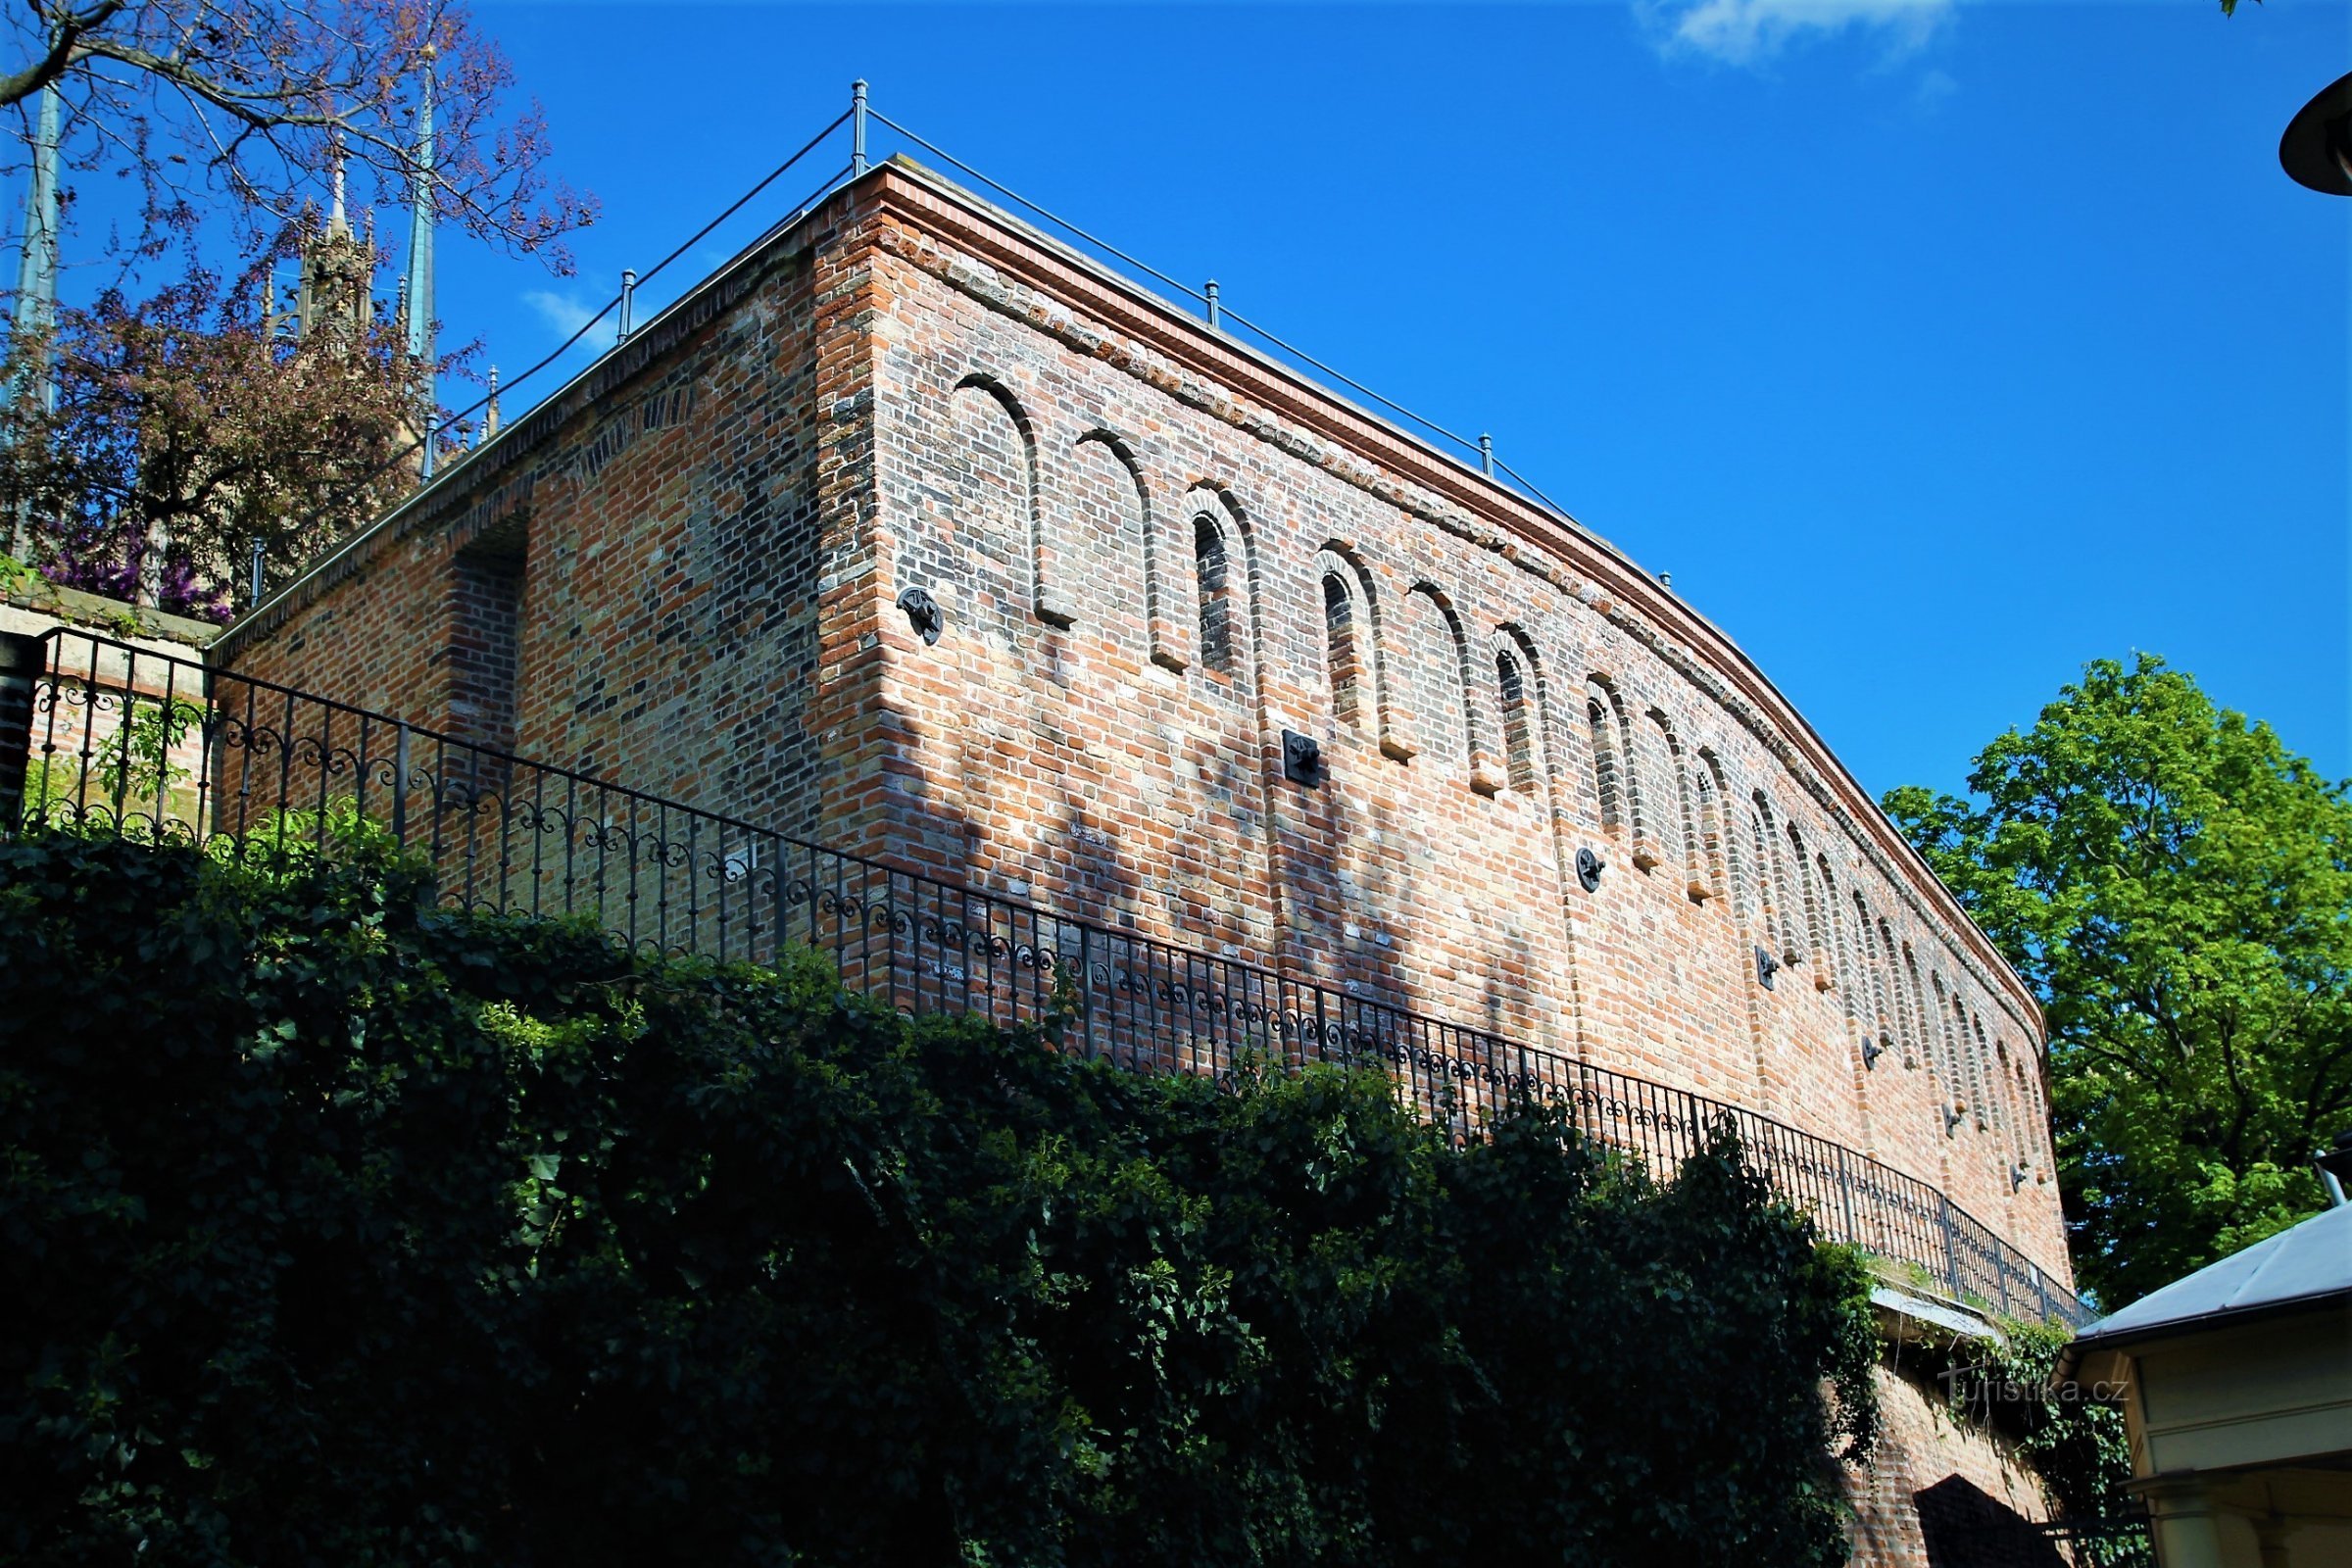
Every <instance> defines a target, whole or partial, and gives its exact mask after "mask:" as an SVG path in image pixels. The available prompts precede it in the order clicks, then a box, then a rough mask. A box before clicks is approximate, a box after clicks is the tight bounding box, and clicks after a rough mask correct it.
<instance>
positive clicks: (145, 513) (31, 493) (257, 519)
mask: <svg viewBox="0 0 2352 1568" xmlns="http://www.w3.org/2000/svg"><path fill="white" fill-rule="evenodd" d="M301 238H302V236H301V234H300V233H299V231H296V232H293V233H290V234H289V235H287V236H286V237H285V239H284V240H283V241H282V242H281V243H280V245H279V246H277V247H275V248H274V251H275V252H288V251H292V250H294V249H295V248H296V247H297V246H298V245H299V243H300V241H301ZM269 275H270V274H269V270H268V266H267V262H265V263H264V264H263V265H262V266H260V267H256V268H253V269H249V270H247V271H246V273H245V274H244V275H243V276H242V277H240V278H238V279H235V280H233V281H228V280H224V279H222V278H221V275H220V274H218V273H216V272H214V271H212V270H209V269H206V268H202V267H196V268H192V269H191V270H190V271H189V272H188V274H187V275H186V276H185V277H183V278H182V279H180V280H179V281H178V282H176V283H173V284H172V285H170V286H168V287H166V288H163V289H161V290H159V291H158V292H157V293H156V294H154V295H153V296H151V297H149V298H147V299H144V300H137V299H132V298H129V297H127V296H126V295H124V294H123V292H122V291H120V290H116V289H109V290H106V291H105V292H103V293H101V294H100V295H99V296H98V298H97V299H96V300H95V301H93V302H92V303H91V304H89V305H87V306H70V307H68V308H66V309H65V310H64V311H62V312H61V313H60V315H59V320H58V328H57V332H56V334H55V337H54V339H53V340H52V341H53V345H54V349H55V355H56V360H55V365H54V367H53V368H52V369H51V371H50V372H49V373H50V375H51V377H52V384H53V385H54V386H55V388H56V404H55V407H54V408H46V407H44V406H43V405H42V404H40V403H39V402H37V401H35V400H33V399H31V398H21V399H19V400H17V402H16V403H15V404H13V405H12V406H10V407H8V408H6V409H5V410H0V421H4V422H0V437H4V439H0V508H4V509H5V510H6V511H7V513H8V514H9V515H22V516H25V517H26V518H29V519H32V521H33V526H32V527H31V528H30V529H28V530H27V534H28V537H27V539H26V541H25V544H26V547H27V553H28V554H30V555H32V556H34V557H35V559H37V560H38V561H40V562H41V564H42V565H43V568H44V570H45V571H46V572H47V574H48V575H49V576H50V577H52V578H54V579H55V580H57V581H60V582H64V583H66V584H68V585H70V586H73V587H77V588H86V589H89V590H91V591H93V592H96V593H100V594H104V595H107V596H108V597H110V598H116V599H123V600H134V599H135V600H140V601H142V602H147V603H153V604H155V605H157V606H158V607H159V608H161V609H164V610H167V611H172V612H175V613H182V614H194V615H205V616H213V617H217V618H222V619H225V618H226V616H227V612H228V608H229V603H230V591H231V587H232V585H234V586H235V588H236V589H237V597H238V602H240V603H242V602H244V596H243V584H244V582H245V580H246V577H247V574H248V571H249V569H250V565H249V564H250V562H251V559H252V552H253V550H254V548H255V547H256V546H257V545H258V546H259V547H260V548H261V550H262V552H263V560H264V564H265V566H266V568H267V569H268V571H269V573H270V580H272V581H283V580H284V579H285V577H286V576H287V575H288V574H289V573H290V572H291V571H292V570H293V569H294V568H295V567H297V566H299V565H300V564H302V563H303V562H304V561H306V560H308V559H309V558H310V557H311V556H313V555H314V554H316V553H318V552H319V550H320V549H321V548H322V547H323V546H324V545H326V544H328V543H331V542H332V541H334V540H335V539H338V538H340V537H342V536H343V535H345V534H347V533H349V532H351V531H352V530H353V529H355V528H357V527H359V526H360V525H361V524H362V523H364V522H366V521H367V520H368V518H370V517H372V516H374V515H376V514H377V513H378V512H379V511H381V510H383V509H384V508H386V507H388V506H390V505H391V504H392V503H394V502H395V501H397V500H399V499H400V497H402V496H403V495H405V494H407V493H408V491H409V490H410V489H411V488H413V487H414V486H415V484H416V482H417V456H416V454H415V452H414V451H413V450H412V449H413V448H415V447H416V445H417V443H418V442H419V441H420V440H421V439H422V438H421V436H420V434H419V431H418V426H419V424H420V423H421V410H420V407H419V400H418V397H417V374H416V369H415V367H414V366H413V365H412V364H411V363H410V361H409V360H408V358H407V356H406V355H405V354H404V352H403V350H402V345H401V342H400V340H399V323H398V322H397V321H395V320H391V319H386V318H382V317H378V318H377V319H375V320H374V321H373V322H371V323H369V324H367V325H365V326H362V325H358V324H356V323H354V324H341V323H338V324H337V326H336V327H335V328H334V329H322V330H319V331H315V332H313V333H312V334H311V335H310V336H308V337H306V338H301V339H297V338H294V337H292V336H289V335H287V334H286V333H284V332H282V331H274V330H272V327H271V317H270V314H269V311H268V309H267V307H266V305H265V303H264V301H263V299H262V298H260V297H259V296H261V295H262V293H263V291H265V290H266V289H267V288H268V286H269ZM471 355H472V351H471V349H467V350H465V351H461V352H460V353H458V354H454V355H446V356H442V357H441V358H440V359H439V361H438V363H437V366H436V368H437V369H438V370H440V371H441V372H442V373H443V374H444V375H445V376H446V375H448V374H449V373H451V372H453V371H455V370H456V369H457V368H459V366H460V364H461V363H462V362H463V361H465V360H466V359H468V358H470V357H471ZM440 412H441V413H442V415H443V417H444V418H446V411H440ZM450 428H453V427H451V426H448V425H445V426H444V430H445V431H446V430H448V429H450Z"/></svg>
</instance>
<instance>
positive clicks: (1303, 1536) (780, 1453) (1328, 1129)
mask: <svg viewBox="0 0 2352 1568" xmlns="http://www.w3.org/2000/svg"><path fill="white" fill-rule="evenodd" d="M346 848H347V849H348V851H349V853H348V854H339V855H337V856H335V857H330V858H329V859H328V860H327V861H323V862H316V863H311V864H307V865H300V866H292V867H288V866H286V865H282V864H273V865H272V866H270V868H269V870H268V874H262V873H259V872H256V871H253V870H251V869H249V868H247V867H244V866H241V865H239V864H236V863H233V862H223V861H221V860H219V859H216V858H209V857H207V856H205V855H203V854H201V853H198V852H195V851H180V850H174V849H168V848H143V847H139V846H135V845H126V844H122V843H113V842H107V841H103V840H91V839H81V838H73V837H69V836H65V835H45V836H44V835H36V836H34V837H32V838H30V839H29V840H27V841H25V842H22V843H18V844H15V845H6V846H0V955H5V962H4V964H0V1161H4V1163H0V1169H4V1170H5V1172H6V1176H5V1181H4V1183H0V1237H4V1238H5V1243H6V1248H7V1256H8V1258H9V1259H10V1266H9V1269H8V1276H9V1279H10V1282H11V1283H10V1288H9V1289H8V1290H7V1291H6V1292H4V1293H0V1558H6V1559H8V1560H12V1561H20V1562H27V1563H41V1564H46V1563H69V1562H70V1563H109V1562H120V1563H125V1564H129V1563H134V1562H135V1563H138V1564H142V1565H145V1564H161V1563H207V1564H211V1563H221V1564H247V1563H251V1564H278V1563H312V1562H317V1563H333V1564H371V1563H393V1562H398V1563H438V1562H453V1563H454V1562H484V1563H499V1564H525V1563H555V1562H562V1563H565V1564H604V1563H636V1562H652V1561H694V1562H707V1563H736V1562H741V1563H799V1564H809V1565H836V1564H840V1565H851V1564H890V1565H894V1568H896V1565H907V1564H953V1563H958V1562H961V1563H971V1564H980V1563H987V1564H999V1565H1010V1564H1024V1565H1026V1564H1040V1565H1044V1564H1072V1565H1088V1568H1093V1565H1103V1568H1110V1565H1119V1568H1150V1565H1157V1564H1171V1565H1173V1564H1178V1563H1183V1564H1309V1563H1315V1564H1366V1565H1374V1564H1379V1565H1387V1564H1397V1565H1407V1564H1411V1565H1420V1564H1429V1565H1441V1564H1465V1565H1466V1564H1472V1563H1476V1564H1481V1565H1493V1564H1497V1563H1528V1562H1539V1561H1541V1562H1551V1563H1573V1564H1595V1565H1603V1564H1626V1565H1635V1564H1648V1563H1658V1562H1675V1563H1690V1564H1707V1563H1724V1564H1731V1563H1740V1564H1747V1563H1763V1562H1769V1563H1773V1564H1806V1563H1819V1564H1829V1563H1835V1562H1841V1561H1843V1560H1844V1555H1845V1548H1844V1544H1843V1541H1842V1516H1841V1510H1840V1506H1839V1504H1838V1495H1837V1478H1836V1475H1835V1472H1834V1467H1833V1466H1832V1464H1831V1462H1830V1460H1831V1455H1832V1453H1833V1452H1834V1451H1835V1450H1837V1449H1838V1448H1839V1447H1841V1446H1846V1445H1849V1444H1852V1443H1855V1442H1861V1441H1867V1438H1868V1436H1869V1431H1870V1421H1871V1411H1870V1406H1869V1399H1868V1389H1869V1384H1868V1378H1869V1368H1870V1364H1871V1360H1872V1355H1873V1349H1874V1347H1873V1345H1872V1341H1871V1335H1870V1327H1869V1317H1868V1311H1867V1306H1866V1303H1865V1280H1864V1277H1863V1275H1862V1272H1861V1270H1860V1268H1859V1266H1858V1265H1857V1263H1856V1261H1855V1260H1854V1259H1853V1258H1852V1257H1851V1256H1849V1255H1847V1254H1844V1253H1842V1252H1839V1251H1836V1250H1826V1249H1823V1248H1820V1247H1817V1246H1816V1245H1815V1242H1814V1239H1813V1237H1812V1235H1811V1232H1810V1229H1809V1227H1808V1226H1807V1224H1806V1223H1805V1222H1803V1221H1802V1220H1801V1219H1799V1218H1798V1217H1796V1216H1794V1215H1793V1214H1791V1213H1790V1212H1789V1211H1788V1210H1787V1209H1785V1208H1783V1207H1781V1206H1779V1205H1777V1204H1776V1203H1774V1202H1773V1201H1771V1199H1770V1196H1769V1194H1768V1193H1767V1191H1766V1190H1765V1188H1764V1186H1763V1185H1762V1184H1761V1183H1760V1182H1759V1181H1758V1180H1757V1179H1756V1178H1755V1177H1754V1176H1753V1175H1752V1174H1751V1173H1749V1172H1748V1171H1747V1170H1746V1169H1745V1167H1744V1166H1743V1165H1742V1163H1741V1161H1740V1155H1739V1151H1738V1150H1737V1148H1736V1147H1734V1146H1733V1145H1732V1144H1730V1143H1729V1142H1724V1141H1718V1143H1717V1144H1716V1145H1715V1146H1714V1147H1712V1148H1711V1149H1709V1150H1708V1151H1707V1152H1703V1153H1702V1154H1700V1155H1699V1156H1697V1157H1696V1158H1694V1159H1692V1160H1691V1162H1690V1163H1689V1164H1688V1165H1687V1166H1686V1167H1685V1168H1684V1170H1683V1171H1682V1173H1681V1174H1680V1176H1679V1178H1678V1179H1676V1180H1675V1181H1673V1182H1671V1183H1669V1184H1665V1185H1662V1186H1661V1185H1656V1184H1652V1183H1650V1182H1648V1181H1647V1180H1645V1179H1643V1178H1642V1177H1641V1176H1639V1175H1638V1174H1635V1173H1631V1172H1629V1171H1627V1170H1625V1169H1622V1168H1620V1167H1619V1166H1618V1165H1617V1164H1616V1163H1614V1162H1613V1161H1611V1160H1609V1159H1606V1158H1603V1157H1601V1156H1599V1155H1598V1154H1596V1153H1595V1152H1593V1151H1592V1150H1590V1149H1588V1148H1586V1147H1583V1146H1581V1145H1579V1144H1578V1143H1577V1142H1575V1140H1574V1139H1573V1138H1571V1137H1569V1136H1568V1135H1567V1131H1566V1128H1565V1127H1564V1125H1563V1124H1562V1123H1561V1121H1560V1120H1559V1119H1557V1118H1556V1117H1555V1116H1554V1115H1552V1114H1551V1113H1549V1112H1547V1111H1545V1110H1544V1109H1543V1108H1541V1107H1534V1106H1530V1107H1527V1108H1525V1109H1523V1110H1522V1111H1520V1112H1518V1113H1516V1114H1514V1115H1512V1116H1509V1117H1507V1118H1505V1119H1504V1120H1503V1121H1502V1123H1501V1125H1500V1126H1499V1127H1498V1128H1497V1129H1496V1131H1495V1137H1494V1139H1493V1140H1492V1141H1491V1142H1488V1143H1484V1144H1480V1145H1476V1146H1473V1147H1470V1148H1466V1149H1456V1148H1453V1147H1450V1146H1449V1145H1448V1144H1447V1143H1446V1141H1445V1139H1444V1138H1443V1137H1441V1136H1439V1135H1438V1134H1436V1133H1433V1132H1432V1131H1431V1130H1430V1129H1429V1128H1427V1127H1425V1126H1424V1125H1422V1124H1421V1123H1420V1122H1419V1121H1418V1120H1417V1119H1416V1118H1414V1117H1413V1116H1412V1115H1411V1114H1410V1113H1409V1111H1407V1110H1406V1109H1404V1108H1402V1107H1400V1106H1399V1105H1398V1104H1397V1099H1396V1097H1395V1095H1394V1092H1393V1090H1392V1089H1391V1087H1390V1085H1389V1084H1388V1083H1387V1081H1386V1080H1385V1079H1383V1078H1381V1077H1380V1076H1378V1075H1377V1074H1371V1073H1354V1074H1350V1073H1345V1072H1340V1071H1330V1070H1326V1071H1315V1072H1310V1073H1308V1074H1306V1075H1305V1076H1303V1077H1296V1078H1294V1077H1288V1076H1283V1075H1280V1074H1268V1075H1254V1074H1249V1073H1245V1074H1243V1075H1242V1078H1241V1080H1240V1081H1239V1082H1238V1083H1235V1084H1232V1085H1229V1086H1226V1087H1223V1088H1220V1087H1218V1086H1216V1085H1213V1084H1210V1083H1207V1082H1203V1081H1201V1080H1199V1079H1194V1078H1189V1077H1182V1076H1146V1075H1140V1074H1134V1073H1126V1072H1120V1071H1117V1070H1113V1069H1111V1068H1108V1067H1106V1066H1103V1065H1101V1064H1097V1063H1090V1062H1085V1061H1080V1060H1076V1059H1073V1058H1071V1057H1068V1056H1065V1055H1063V1054H1059V1053H1057V1052H1055V1051H1054V1050H1053V1049H1051V1048H1050V1046H1049V1045H1048V1044H1047V1042H1045V1041H1044V1040H1041V1039H1040V1038H1038V1037H1037V1036H1036V1035H1034V1034H1027V1033H1006V1032H1002V1031H999V1030H996V1029H994V1028H991V1027H987V1026H985V1025H983V1024H981V1023H979V1022H977V1021H973V1020H968V1019H967V1020H954V1019H925V1020H919V1021H915V1022H911V1023H910V1022H908V1021H907V1020H904V1019H901V1018H899V1017H897V1016H896V1015H894V1014H891V1013H889V1012H886V1011H883V1010H880V1009H877V1008H875V1007H873V1006H870V1005H866V1004H864V1003H862V1002H861V1001H858V1000H857V999H854V998H851V997H848V996H845V995H844V994H842V992H841V991H840V989H839V988H838V986H837V985H836V984H835V982H834V980H833V977H832V976H831V975H830V974H829V973H828V972H827V971H826V969H825V968H824V967H823V966H822V964H821V963H819V962H818V961H817V960H815V959H813V958H809V957H806V956H804V957H801V958H798V959H796V960H795V961H793V962H791V963H788V964H787V965H785V966H784V968H783V971H782V972H781V973H765V972H759V971H754V970H750V969H744V968H731V969H721V968H716V967H713V966H711V965H708V964H702V963H692V962H681V961H669V960H657V959H652V958H647V957H642V956H632V955H628V954H625V953H622V952H620V951H617V950H616V949H615V948H613V946H612V945H610V944H609V943H608V942H607V941H606V940H605V939H603V938H602V937H601V936H599V935H598V934H597V933H595V932H594V931H592V930H589V929H586V928H584V927H580V926H573V925H564V924H556V923H546V922H531V921H524V920H516V919H504V918H491V917H486V916H477V915H467V914H461V913H456V912H451V911H447V910H443V909H440V908H437V907H434V906H433V905H432V903H431V901H430V899H429V897H428V896H427V895H428V892H429V890H428V889H427V888H426V886H425V885H424V884H423V883H422V882H421V881H420V880H418V878H417V873H416V872H414V871H413V870H410V869H406V868H403V867H401V866H399V865H398V864H396V863H393V862H390V861H388V860H385V859H383V858H380V857H376V858H370V857H371V852H370V851H369V849H368V846H367V845H365V844H352V845H349V846H346Z"/></svg>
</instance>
